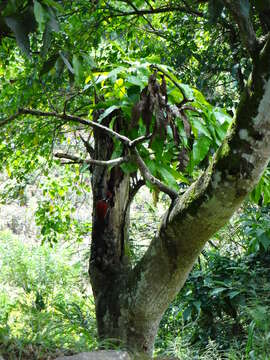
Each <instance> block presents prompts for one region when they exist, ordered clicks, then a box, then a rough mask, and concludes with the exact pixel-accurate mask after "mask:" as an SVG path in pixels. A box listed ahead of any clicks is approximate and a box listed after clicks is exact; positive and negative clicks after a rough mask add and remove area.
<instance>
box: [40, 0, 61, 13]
mask: <svg viewBox="0 0 270 360" xmlns="http://www.w3.org/2000/svg"><path fill="white" fill-rule="evenodd" d="M43 2H44V4H46V5H48V6H51V7H53V8H55V9H57V10H58V11H59V12H64V8H63V6H62V5H61V4H59V3H58V2H56V1H54V0H43Z"/></svg>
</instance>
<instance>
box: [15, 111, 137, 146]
mask: <svg viewBox="0 0 270 360" xmlns="http://www.w3.org/2000/svg"><path fill="white" fill-rule="evenodd" d="M20 114H29V115H35V116H42V117H55V118H58V119H62V120H67V121H71V122H75V123H79V124H83V125H86V126H90V127H92V128H95V129H99V130H101V131H103V132H105V133H107V134H108V135H110V136H112V137H116V138H117V139H119V140H120V141H122V142H123V143H124V144H125V145H127V146H130V142H131V140H130V139H129V138H128V137H126V136H124V135H121V134H118V133H117V132H116V131H114V130H112V129H110V128H108V127H107V126H104V125H101V124H99V123H97V122H95V121H92V120H88V119H87V120H86V119H83V118H81V117H79V116H74V115H68V114H61V113H57V112H47V111H40V110H36V109H24V108H23V109H20V110H19V113H17V117H18V115H20Z"/></svg>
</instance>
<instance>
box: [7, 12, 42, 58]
mask: <svg viewBox="0 0 270 360" xmlns="http://www.w3.org/2000/svg"><path fill="white" fill-rule="evenodd" d="M5 22H6V24H7V26H8V27H9V28H10V29H11V30H12V31H13V33H14V34H15V37H16V41H17V44H18V46H19V48H20V49H21V50H22V52H23V53H24V54H26V55H27V56H28V57H30V42H29V38H28V34H29V33H30V32H32V31H33V30H34V29H35V27H36V22H35V19H34V16H32V15H31V13H30V12H28V13H27V14H25V15H24V16H23V17H20V16H9V17H6V18H5Z"/></svg>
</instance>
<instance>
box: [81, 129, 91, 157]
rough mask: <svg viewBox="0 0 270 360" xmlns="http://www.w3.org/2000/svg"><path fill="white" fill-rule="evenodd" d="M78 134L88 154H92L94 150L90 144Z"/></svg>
mask: <svg viewBox="0 0 270 360" xmlns="http://www.w3.org/2000/svg"><path fill="white" fill-rule="evenodd" d="M79 136H80V138H81V140H82V142H83V144H84V146H85V148H86V151H87V152H88V154H89V155H90V156H94V153H95V151H94V149H93V148H92V146H91V145H90V143H89V142H88V141H87V140H85V139H84V138H83V136H82V135H81V134H80V135H79Z"/></svg>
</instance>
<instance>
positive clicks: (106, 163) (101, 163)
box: [54, 153, 129, 166]
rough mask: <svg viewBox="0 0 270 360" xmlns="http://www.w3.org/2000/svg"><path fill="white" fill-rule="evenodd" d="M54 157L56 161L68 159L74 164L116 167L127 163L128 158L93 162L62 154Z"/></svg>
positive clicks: (92, 160)
mask: <svg viewBox="0 0 270 360" xmlns="http://www.w3.org/2000/svg"><path fill="white" fill-rule="evenodd" d="M54 156H55V157H56V158H58V159H68V160H71V161H73V163H75V164H89V165H99V166H118V165H121V164H123V163H124V162H128V161H129V157H128V156H122V157H119V158H115V159H112V160H94V159H81V158H79V157H78V156H75V155H70V154H64V153H55V154H54Z"/></svg>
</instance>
